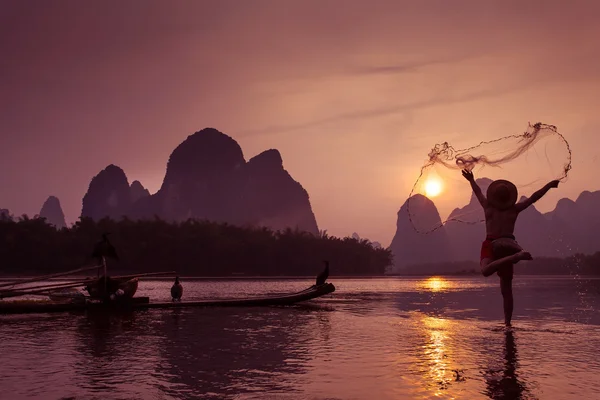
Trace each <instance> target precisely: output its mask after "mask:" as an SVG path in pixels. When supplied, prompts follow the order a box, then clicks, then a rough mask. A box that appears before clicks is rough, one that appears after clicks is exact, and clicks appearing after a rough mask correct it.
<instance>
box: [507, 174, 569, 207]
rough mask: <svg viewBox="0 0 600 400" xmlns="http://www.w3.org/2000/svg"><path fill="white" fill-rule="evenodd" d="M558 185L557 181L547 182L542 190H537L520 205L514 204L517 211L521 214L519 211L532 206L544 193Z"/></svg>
mask: <svg viewBox="0 0 600 400" xmlns="http://www.w3.org/2000/svg"><path fill="white" fill-rule="evenodd" d="M558 183H559V181H558V180H556V181H552V182H548V183H547V184H546V186H544V187H543V188H541V189H540V190H538V191H537V192H535V193H534V194H532V195H531V197H530V198H528V199H525V200H523V201H522V202H521V203H517V204H516V207H517V211H518V212H521V211H523V210H525V209H526V208H527V207H529V206H530V205H532V204H533V203H535V202H536V201H538V200H539V199H541V198H542V197H544V195H545V194H546V193H548V190H550V189H552V188H557V187H558Z"/></svg>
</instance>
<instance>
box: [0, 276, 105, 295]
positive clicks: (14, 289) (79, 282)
mask: <svg viewBox="0 0 600 400" xmlns="http://www.w3.org/2000/svg"><path fill="white" fill-rule="evenodd" d="M93 281H95V280H89V279H86V280H83V279H80V280H77V281H69V282H63V283H53V284H44V285H38V286H30V287H23V288H13V289H4V290H2V289H0V296H1V295H2V293H7V292H22V291H26V290H34V289H42V288H48V289H51V288H58V289H60V288H61V287H62V286H69V285H79V284H80V285H84V284H85V283H86V282H88V283H89V282H93Z"/></svg>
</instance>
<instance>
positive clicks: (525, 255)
mask: <svg viewBox="0 0 600 400" xmlns="http://www.w3.org/2000/svg"><path fill="white" fill-rule="evenodd" d="M521 260H533V257H531V254H530V253H529V252H527V251H524V250H521V251H519V252H518V253H516V254H513V255H511V256H507V257H503V258H499V259H497V260H492V259H491V258H484V259H483V260H481V264H480V266H481V273H482V274H483V276H490V275H492V274H493V273H494V272H498V270H499V269H500V268H502V267H510V265H511V264H516V263H518V262H519V261H521Z"/></svg>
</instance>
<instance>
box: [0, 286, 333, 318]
mask: <svg viewBox="0 0 600 400" xmlns="http://www.w3.org/2000/svg"><path fill="white" fill-rule="evenodd" d="M128 282H130V281H126V282H124V283H128ZM128 285H131V286H130V289H131V290H133V287H134V286H135V289H137V279H136V282H135V283H133V282H131V283H128ZM334 291H335V286H333V284H331V283H325V284H322V285H318V286H317V285H313V286H311V287H309V288H308V289H305V290H302V291H300V292H296V293H287V294H279V295H271V296H261V297H248V298H241V299H214V300H198V301H182V302H157V303H153V302H150V299H149V298H148V297H127V296H125V295H121V296H119V297H116V298H115V299H113V301H90V300H88V301H84V302H60V303H58V302H50V303H42V302H31V301H28V302H0V314H26V313H47V312H65V311H85V310H92V309H105V310H118V309H127V310H140V309H149V308H188V307H260V306H285V305H292V304H296V303H300V302H303V301H307V300H312V299H315V298H317V297H321V296H324V295H326V294H329V293H333V292H334ZM134 293H135V292H134Z"/></svg>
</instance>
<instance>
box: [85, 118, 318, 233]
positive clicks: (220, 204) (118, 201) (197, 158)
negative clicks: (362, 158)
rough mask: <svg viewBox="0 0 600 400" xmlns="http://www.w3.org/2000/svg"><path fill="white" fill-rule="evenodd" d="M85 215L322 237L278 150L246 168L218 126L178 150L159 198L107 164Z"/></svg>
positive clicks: (96, 180) (91, 192)
mask: <svg viewBox="0 0 600 400" xmlns="http://www.w3.org/2000/svg"><path fill="white" fill-rule="evenodd" d="M81 214H82V216H83V217H90V218H92V219H94V220H98V219H101V218H104V217H110V218H113V219H120V218H121V217H128V218H131V219H152V218H155V217H159V218H161V219H164V220H166V221H173V222H178V221H184V220H187V219H190V218H192V219H198V220H210V221H215V222H223V223H230V224H233V225H238V226H260V227H268V228H270V229H272V230H284V229H287V228H290V229H292V230H295V229H298V230H302V231H306V232H310V233H313V234H318V233H319V230H318V227H317V221H316V219H315V216H314V214H313V212H312V208H311V205H310V200H309V197H308V193H307V192H306V190H304V188H303V187H302V185H300V183H298V182H296V181H295V180H294V179H293V178H292V177H291V176H290V174H289V173H288V172H287V171H286V170H285V169H284V168H283V160H282V158H281V154H280V153H279V151H277V150H274V149H271V150H267V151H264V152H262V153H261V154H259V155H257V156H256V157H254V158H252V159H250V160H249V161H248V162H246V160H245V159H244V155H243V153H242V149H241V148H240V146H239V144H238V143H237V142H236V141H235V140H234V139H232V138H231V137H229V136H227V135H225V134H223V133H221V132H219V131H218V130H216V129H212V128H206V129H203V130H201V131H199V132H196V133H194V134H193V135H190V136H188V138H187V139H186V140H184V141H183V142H182V143H181V144H180V145H179V146H177V148H176V149H175V150H174V151H173V152H172V153H171V156H170V157H169V161H168V163H167V168H166V175H165V178H164V180H163V184H162V186H161V188H160V190H159V191H158V192H157V193H155V194H152V195H151V194H150V193H149V192H148V190H146V189H145V188H144V187H143V186H142V184H141V183H140V182H138V181H134V182H133V183H132V184H131V185H129V183H128V180H127V176H126V175H125V172H124V171H123V170H122V169H121V168H119V167H117V166H115V165H109V166H108V167H106V168H105V169H104V170H102V171H100V173H99V174H98V175H96V176H95V177H94V178H93V179H92V181H91V182H90V185H89V189H88V191H87V193H86V194H85V196H84V198H83V209H82V213H81Z"/></svg>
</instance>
